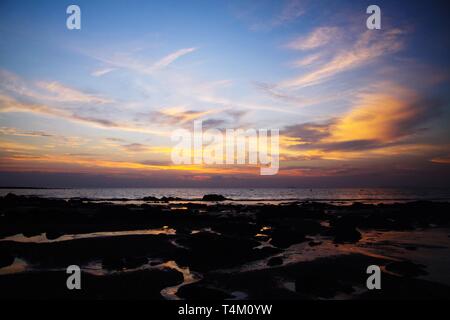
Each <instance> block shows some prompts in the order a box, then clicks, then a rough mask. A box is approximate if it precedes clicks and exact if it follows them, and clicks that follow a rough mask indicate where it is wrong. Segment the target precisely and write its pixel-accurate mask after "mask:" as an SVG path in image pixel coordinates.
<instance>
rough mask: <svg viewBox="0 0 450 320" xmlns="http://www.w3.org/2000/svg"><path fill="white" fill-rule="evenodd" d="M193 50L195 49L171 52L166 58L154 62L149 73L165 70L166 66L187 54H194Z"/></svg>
mask: <svg viewBox="0 0 450 320" xmlns="http://www.w3.org/2000/svg"><path fill="white" fill-rule="evenodd" d="M195 50H197V49H196V48H185V49H180V50H178V51H175V52H172V53H170V54H168V55H167V56H165V57H164V58H162V59H160V60H158V61H157V62H155V63H154V64H153V66H152V67H151V68H150V69H149V71H150V72H153V71H156V70H160V69H163V68H166V67H167V66H169V65H170V64H172V63H173V62H174V61H175V60H177V59H179V58H181V57H182V56H185V55H187V54H188V53H191V52H194V51H195Z"/></svg>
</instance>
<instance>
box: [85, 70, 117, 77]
mask: <svg viewBox="0 0 450 320" xmlns="http://www.w3.org/2000/svg"><path fill="white" fill-rule="evenodd" d="M114 70H116V68H102V69H97V70H95V71H93V72H92V73H91V76H93V77H101V76H104V75H105V74H108V73H110V72H113V71H114Z"/></svg>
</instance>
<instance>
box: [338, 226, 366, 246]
mask: <svg viewBox="0 0 450 320" xmlns="http://www.w3.org/2000/svg"><path fill="white" fill-rule="evenodd" d="M331 234H332V235H334V243H355V242H358V241H359V240H361V233H360V232H359V231H358V230H356V228H354V227H350V226H340V227H335V228H334V229H332V230H331Z"/></svg>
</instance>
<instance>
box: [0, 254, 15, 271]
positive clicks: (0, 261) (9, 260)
mask: <svg viewBox="0 0 450 320" xmlns="http://www.w3.org/2000/svg"><path fill="white" fill-rule="evenodd" d="M13 263H14V257H13V256H12V255H10V254H7V253H6V254H5V253H2V254H0V268H3V267H7V266H10V265H12V264H13Z"/></svg>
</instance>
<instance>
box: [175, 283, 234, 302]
mask: <svg viewBox="0 0 450 320" xmlns="http://www.w3.org/2000/svg"><path fill="white" fill-rule="evenodd" d="M177 296H178V297H180V298H184V299H189V300H197V299H199V300H224V299H230V298H232V297H233V296H232V295H230V294H228V293H226V292H224V291H222V290H218V289H215V288H210V287H206V286H202V285H198V284H195V283H194V284H191V285H185V286H181V287H180V288H179V289H178V291H177Z"/></svg>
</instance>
